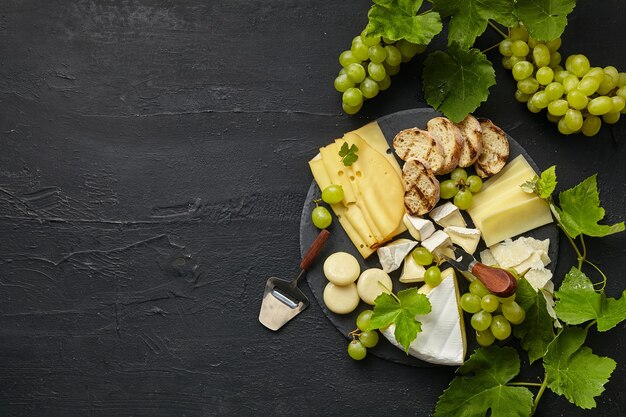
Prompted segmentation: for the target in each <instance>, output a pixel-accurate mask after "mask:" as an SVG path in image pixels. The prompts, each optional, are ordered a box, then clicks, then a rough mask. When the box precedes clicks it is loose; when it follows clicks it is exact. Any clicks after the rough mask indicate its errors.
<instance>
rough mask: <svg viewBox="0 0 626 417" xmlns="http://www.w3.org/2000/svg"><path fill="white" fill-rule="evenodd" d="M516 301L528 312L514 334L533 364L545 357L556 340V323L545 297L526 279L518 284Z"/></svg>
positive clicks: (515, 327)
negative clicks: (551, 343)
mask: <svg viewBox="0 0 626 417" xmlns="http://www.w3.org/2000/svg"><path fill="white" fill-rule="evenodd" d="M515 301H516V302H517V303H518V304H519V305H520V306H521V307H522V308H523V309H524V311H525V312H526V318H525V319H524V321H523V322H522V323H520V324H518V325H516V326H514V327H513V332H514V334H515V337H517V338H519V339H520V341H521V345H522V348H524V350H525V351H526V352H528V360H529V361H530V363H533V362H534V361H536V360H537V359H539V358H541V357H543V355H544V354H545V353H546V350H547V349H548V345H549V344H550V342H552V340H553V339H554V322H553V320H552V317H551V316H550V313H548V308H547V304H546V299H545V297H544V296H543V294H542V293H541V292H539V291H535V289H534V288H533V287H532V286H531V285H530V283H529V282H528V281H526V278H522V279H520V280H519V281H518V282H517V292H516V296H515Z"/></svg>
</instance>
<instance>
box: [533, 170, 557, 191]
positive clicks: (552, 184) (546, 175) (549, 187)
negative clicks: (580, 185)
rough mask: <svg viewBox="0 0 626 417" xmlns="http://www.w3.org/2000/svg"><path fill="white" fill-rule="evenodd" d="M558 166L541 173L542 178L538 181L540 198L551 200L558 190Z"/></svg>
mask: <svg viewBox="0 0 626 417" xmlns="http://www.w3.org/2000/svg"><path fill="white" fill-rule="evenodd" d="M556 184H557V181H556V166H555V165H552V166H551V167H550V168H548V169H546V170H545V171H543V172H542V173H541V178H539V180H538V181H537V194H538V195H539V197H541V198H543V199H546V198H549V197H550V196H551V195H552V193H553V192H554V189H555V188H556Z"/></svg>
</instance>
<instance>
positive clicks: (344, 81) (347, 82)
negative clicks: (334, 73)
mask: <svg viewBox="0 0 626 417" xmlns="http://www.w3.org/2000/svg"><path fill="white" fill-rule="evenodd" d="M356 65H358V64H356ZM334 85H335V90H337V91H339V92H340V93H343V92H344V91H346V90H347V89H348V88H352V87H354V81H352V80H351V79H350V77H348V75H347V74H341V75H339V76H338V77H337V78H335V83H334Z"/></svg>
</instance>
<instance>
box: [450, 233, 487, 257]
mask: <svg viewBox="0 0 626 417" xmlns="http://www.w3.org/2000/svg"><path fill="white" fill-rule="evenodd" d="M443 231H444V232H445V233H447V234H448V236H450V241H451V242H452V243H453V244H455V245H457V246H460V247H462V248H463V249H464V250H465V252H467V253H469V254H470V255H472V254H473V253H474V252H476V248H477V247H478V243H479V242H480V230H478V229H469V228H467V227H458V226H448V227H446V228H445V229H443Z"/></svg>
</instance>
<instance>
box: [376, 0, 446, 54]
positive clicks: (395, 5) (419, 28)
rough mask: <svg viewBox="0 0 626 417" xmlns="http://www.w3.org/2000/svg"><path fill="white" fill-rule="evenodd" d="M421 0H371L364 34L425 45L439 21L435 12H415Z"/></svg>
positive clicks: (439, 28) (438, 31)
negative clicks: (419, 13)
mask: <svg viewBox="0 0 626 417" xmlns="http://www.w3.org/2000/svg"><path fill="white" fill-rule="evenodd" d="M422 3H423V0H374V4H373V5H372V7H371V8H370V11H369V13H368V18H369V23H368V25H367V28H366V33H367V35H368V36H383V37H385V38H387V39H391V40H394V41H397V40H400V39H406V40H407V41H409V42H411V43H414V44H418V45H428V44H429V43H430V41H431V40H432V39H433V37H435V36H436V35H437V34H439V33H440V32H441V30H442V29H443V25H442V23H441V18H440V17H439V13H437V12H433V11H428V12H426V13H424V14H421V15H419V16H416V13H417V12H418V10H419V8H420V7H421V6H422Z"/></svg>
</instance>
